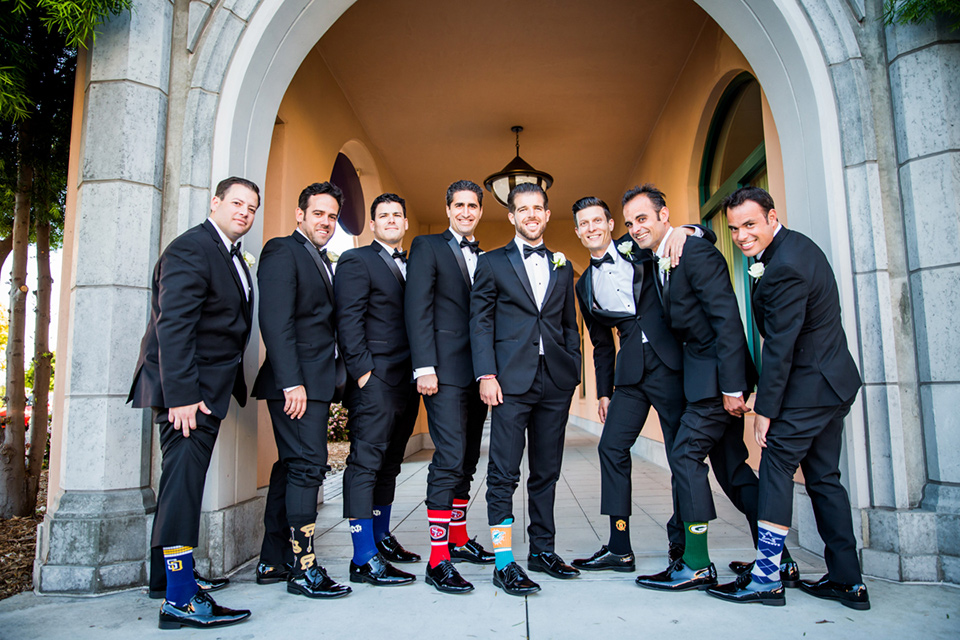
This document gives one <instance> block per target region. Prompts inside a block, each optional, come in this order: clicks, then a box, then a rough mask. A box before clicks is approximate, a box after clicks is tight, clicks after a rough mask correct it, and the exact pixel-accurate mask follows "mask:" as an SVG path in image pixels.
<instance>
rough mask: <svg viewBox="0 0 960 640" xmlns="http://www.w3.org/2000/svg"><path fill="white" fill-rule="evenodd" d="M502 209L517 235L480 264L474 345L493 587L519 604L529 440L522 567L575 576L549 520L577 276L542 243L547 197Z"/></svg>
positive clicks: (573, 369) (569, 376) (537, 195)
mask: <svg viewBox="0 0 960 640" xmlns="http://www.w3.org/2000/svg"><path fill="white" fill-rule="evenodd" d="M507 204H508V207H509V211H510V212H509V214H508V218H509V220H510V222H511V223H512V224H513V225H514V226H515V227H516V232H517V235H516V237H515V238H514V239H513V240H512V241H510V242H509V243H508V244H507V245H506V246H505V247H503V248H501V249H496V250H494V251H491V252H489V253H485V254H483V255H481V256H480V259H479V261H478V264H477V275H476V283H475V285H474V288H473V291H472V293H471V296H470V310H471V319H470V344H471V348H472V350H473V371H474V374H475V375H476V377H477V378H478V379H479V380H480V397H481V398H482V399H483V401H484V402H485V403H486V404H488V405H489V406H491V407H493V416H492V419H491V428H490V462H489V465H488V469H487V517H488V520H489V523H490V527H491V533H492V537H493V547H494V554H495V556H496V569H495V570H494V574H493V583H494V584H495V585H497V586H498V587H500V588H502V589H503V590H504V591H505V592H506V593H508V594H511V595H525V594H528V593H533V592H535V591H539V590H540V587H539V585H537V584H536V583H535V582H533V581H532V580H530V579H529V578H528V577H527V575H526V574H525V573H524V571H523V569H521V568H520V566H519V565H518V564H517V563H516V562H515V561H514V559H513V551H512V547H511V533H512V529H511V525H512V524H513V494H514V491H516V488H517V484H518V482H519V480H520V462H521V459H522V457H523V448H524V437H525V436H526V438H527V439H529V442H530V449H529V452H528V454H527V459H528V461H529V466H530V477H529V479H528V481H527V493H528V497H529V504H530V507H529V509H530V525H529V527H528V528H527V532H528V533H529V536H530V555H529V557H528V559H527V567H528V568H529V569H530V570H531V571H542V572H544V573H547V574H549V575H551V576H553V577H555V578H573V577H575V576H577V575H579V573H580V572H579V571H577V570H576V569H574V568H573V567H571V566H569V565H567V564H566V563H564V561H563V560H562V559H561V558H560V556H558V555H557V554H556V553H555V552H554V538H555V536H556V525H555V523H554V519H553V505H554V497H555V494H556V483H557V480H558V479H559V478H560V463H561V460H562V458H563V440H564V430H565V429H566V425H567V419H568V411H569V409H570V399H571V398H572V396H573V390H574V388H575V387H576V386H577V384H579V382H580V336H579V334H578V332H577V312H576V309H575V308H574V296H573V267H572V266H571V265H570V264H568V263H567V260H566V258H565V257H564V256H563V254H561V253H552V252H550V251H548V250H547V249H546V247H545V246H544V244H543V240H542V238H543V232H544V230H545V229H546V225H547V221H548V220H549V219H550V210H549V209H547V195H546V193H545V192H544V191H543V189H541V188H540V187H539V186H537V185H535V184H530V183H525V184H520V185H517V186H516V187H514V189H513V190H512V191H511V192H510V195H509V196H508V198H507Z"/></svg>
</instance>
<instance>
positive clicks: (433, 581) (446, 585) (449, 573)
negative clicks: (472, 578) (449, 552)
mask: <svg viewBox="0 0 960 640" xmlns="http://www.w3.org/2000/svg"><path fill="white" fill-rule="evenodd" d="M427 584H429V585H432V586H434V587H436V588H437V591H442V592H443V593H467V592H470V591H473V585H472V584H470V583H469V582H467V581H466V580H464V579H463V576H461V575H460V572H458V571H457V568H456V567H454V566H453V563H452V562H450V561H449V560H444V561H443V562H441V563H440V564H438V565H437V566H435V567H431V566H430V564H429V563H428V564H427Z"/></svg>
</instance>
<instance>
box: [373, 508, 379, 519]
mask: <svg viewBox="0 0 960 640" xmlns="http://www.w3.org/2000/svg"><path fill="white" fill-rule="evenodd" d="M373 517H374V518H379V517H380V509H374V510H373Z"/></svg>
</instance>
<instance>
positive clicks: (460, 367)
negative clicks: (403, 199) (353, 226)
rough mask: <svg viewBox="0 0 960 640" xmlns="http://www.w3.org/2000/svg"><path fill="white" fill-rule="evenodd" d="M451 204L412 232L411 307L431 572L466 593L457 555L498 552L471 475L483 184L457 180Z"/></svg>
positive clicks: (478, 422)
mask: <svg viewBox="0 0 960 640" xmlns="http://www.w3.org/2000/svg"><path fill="white" fill-rule="evenodd" d="M446 212H447V218H449V220H450V228H448V229H447V230H446V231H444V232H443V233H438V234H433V235H425V236H418V237H416V238H414V239H413V244H412V245H411V247H410V262H409V265H408V272H409V275H410V278H409V283H408V285H407V290H406V296H405V301H404V313H405V314H406V324H407V335H408V336H409V338H410V349H411V351H412V355H413V366H414V377H415V378H416V383H417V391H419V392H420V393H421V394H422V395H423V404H424V406H425V407H426V409H427V424H428V427H429V430H430V438H431V439H432V440H433V444H434V452H433V458H432V459H431V461H430V467H429V470H428V473H427V497H426V504H427V518H428V521H429V522H428V524H429V534H430V560H429V563H428V566H427V570H426V571H427V576H426V580H427V584H430V585H432V586H434V587H435V588H436V589H437V590H438V591H441V592H443V593H462V592H464V591H469V590H471V589H472V588H473V586H472V585H470V583H469V582H467V581H465V580H463V578H462V577H461V576H460V574H459V572H458V571H457V570H456V568H455V567H454V566H453V563H454V562H470V563H474V564H490V563H492V562H493V554H491V553H489V552H488V551H486V550H485V549H484V548H483V547H482V546H481V545H480V544H479V543H478V542H477V541H476V539H475V538H470V536H469V535H468V533H467V506H468V504H469V500H470V483H471V481H472V480H473V475H474V473H475V472H476V470H477V461H478V460H479V459H480V440H481V436H482V434H483V422H484V420H485V419H486V417H487V406H486V405H485V404H484V403H483V402H482V401H481V400H480V391H479V385H478V383H477V381H476V380H475V379H474V377H473V362H472V360H471V352H470V290H471V288H472V287H473V282H474V275H475V271H476V267H477V258H478V256H479V255H480V245H479V243H478V241H477V240H476V238H475V237H474V232H475V231H476V228H477V224H479V222H480V218H481V217H482V215H483V190H482V189H481V188H480V187H479V185H477V184H476V183H474V182H471V181H469V180H457V181H456V182H454V183H452V184H451V185H450V186H449V187H448V188H447V193H446Z"/></svg>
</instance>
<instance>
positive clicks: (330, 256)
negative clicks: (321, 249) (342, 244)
mask: <svg viewBox="0 0 960 640" xmlns="http://www.w3.org/2000/svg"><path fill="white" fill-rule="evenodd" d="M339 259H340V254H339V253H337V252H336V251H327V260H329V261H330V263H331V264H336V262H337V260H339Z"/></svg>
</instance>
